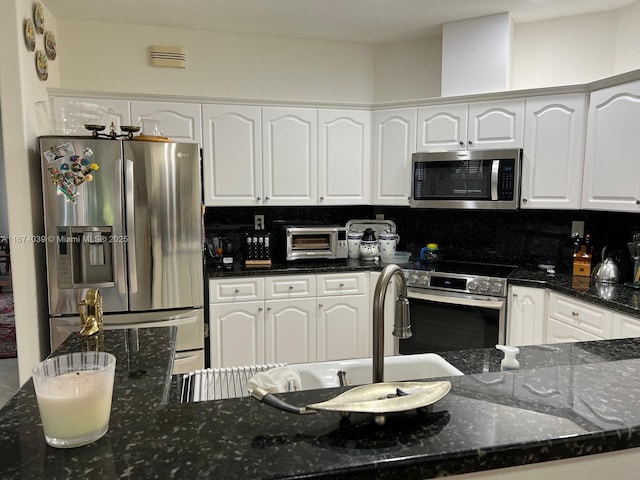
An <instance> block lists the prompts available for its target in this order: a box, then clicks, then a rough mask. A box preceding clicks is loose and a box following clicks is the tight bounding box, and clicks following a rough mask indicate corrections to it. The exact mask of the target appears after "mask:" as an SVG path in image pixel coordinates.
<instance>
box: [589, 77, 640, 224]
mask: <svg viewBox="0 0 640 480" xmlns="http://www.w3.org/2000/svg"><path fill="white" fill-rule="evenodd" d="M638 125H640V81H635V82H630V83H627V84H625V85H617V86H615V87H610V88H604V89H602V90H598V91H595V92H592V93H591V101H590V104H589V116H588V121H587V147H586V154H585V166H584V186H583V196H582V208H584V209H593V210H614V211H620V212H640V162H639V161H638V158H637V157H638V145H637V144H638Z"/></svg>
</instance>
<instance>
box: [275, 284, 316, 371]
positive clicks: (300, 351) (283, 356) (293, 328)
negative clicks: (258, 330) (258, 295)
mask: <svg viewBox="0 0 640 480" xmlns="http://www.w3.org/2000/svg"><path fill="white" fill-rule="evenodd" d="M265 311H266V316H265V331H264V338H265V361H266V362H267V363H279V362H286V363H304V362H315V361H316V339H315V337H316V335H315V333H316V299H315V297H313V298H296V299H293V300H268V301H266V302H265Z"/></svg>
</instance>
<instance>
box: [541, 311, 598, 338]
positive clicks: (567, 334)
mask: <svg viewBox="0 0 640 480" xmlns="http://www.w3.org/2000/svg"><path fill="white" fill-rule="evenodd" d="M602 339H603V338H602V337H599V336H597V335H594V334H592V333H589V332H586V331H584V330H582V329H580V328H578V327H575V326H573V325H569V324H567V323H565V322H562V321H560V320H556V319H555V318H552V317H549V318H547V328H546V339H545V343H565V342H587V341H591V340H602Z"/></svg>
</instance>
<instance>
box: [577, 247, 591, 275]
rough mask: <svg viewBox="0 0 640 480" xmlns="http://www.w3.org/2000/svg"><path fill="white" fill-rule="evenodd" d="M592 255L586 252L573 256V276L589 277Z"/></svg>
mask: <svg viewBox="0 0 640 480" xmlns="http://www.w3.org/2000/svg"><path fill="white" fill-rule="evenodd" d="M592 257H593V255H591V254H590V253H587V252H586V251H584V252H583V251H580V252H575V253H574V254H573V274H574V275H575V276H578V277H590V276H591V260H592Z"/></svg>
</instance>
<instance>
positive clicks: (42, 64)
mask: <svg viewBox="0 0 640 480" xmlns="http://www.w3.org/2000/svg"><path fill="white" fill-rule="evenodd" d="M36 70H37V72H38V78H39V79H40V80H42V81H43V82H44V81H46V80H47V78H49V62H48V61H47V56H46V55H45V53H44V51H42V50H38V51H37V52H36Z"/></svg>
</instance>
